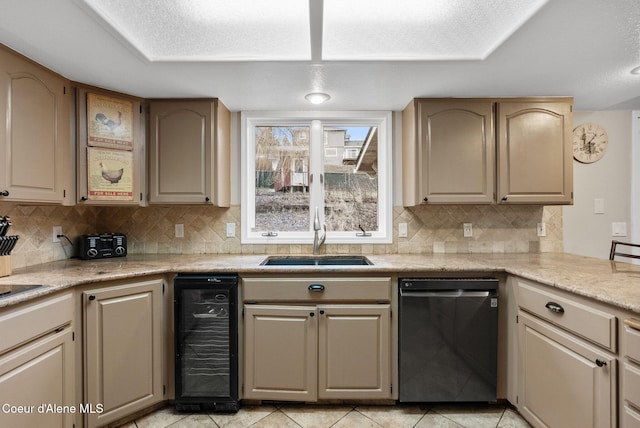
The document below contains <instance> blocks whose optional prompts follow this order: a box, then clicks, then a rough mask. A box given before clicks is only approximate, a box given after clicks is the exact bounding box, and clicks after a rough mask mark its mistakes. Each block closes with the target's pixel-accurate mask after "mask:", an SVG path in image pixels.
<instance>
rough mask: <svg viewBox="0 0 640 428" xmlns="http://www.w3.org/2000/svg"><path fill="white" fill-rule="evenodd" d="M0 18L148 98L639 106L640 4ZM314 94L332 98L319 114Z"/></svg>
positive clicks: (574, 0)
mask: <svg viewBox="0 0 640 428" xmlns="http://www.w3.org/2000/svg"><path fill="white" fill-rule="evenodd" d="M206 3H208V4H213V5H215V6H216V7H215V13H213V14H212V13H211V12H210V11H209V10H207V9H204V8H203V5H204V4H206ZM185 5H186V6H188V7H186V6H185ZM264 5H268V9H266V8H265V9H260V7H261V6H264ZM425 5H428V8H427V9H426V10H425V8H424V6H425ZM176 6H182V7H176ZM0 11H1V12H0V43H2V44H5V45H7V46H9V47H11V48H13V49H15V50H16V51H18V52H20V53H22V54H24V55H26V56H28V57H30V58H32V59H34V60H35V61H37V62H39V63H41V64H43V65H45V66H47V67H49V68H51V69H52V70H54V71H57V72H58V73H60V74H62V75H64V76H66V77H67V78H69V79H71V80H75V81H79V82H83V83H87V84H91V85H95V86H99V87H103V88H107V89H112V90H115V91H119V92H124V93H128V94H132V95H136V96H140V97H145V98H154V97H218V98H220V99H221V100H222V101H223V102H224V103H225V104H226V105H227V106H228V107H229V108H230V109H232V110H234V111H238V110H318V109H322V110H354V109H358V110H361V109H363V110H400V109H402V108H403V107H404V106H405V105H406V104H407V103H408V102H409V100H410V99H411V98H413V97H494V96H500V97H510V96H567V95H568V96H573V97H574V98H575V108H576V109H577V110H608V109H640V75H633V74H631V73H630V70H631V69H633V68H634V67H637V66H640V1H638V0H609V1H604V0H536V1H532V0H486V1H482V2H479V1H477V0H394V1H380V0H308V1H305V0H277V1H275V0H270V1H268V2H267V1H264V0H262V1H260V0H227V1H223V0H191V1H188V0H180V1H176V0H55V1H51V0H0ZM313 91H322V92H327V93H329V94H330V95H331V100H330V101H328V102H327V103H326V104H324V105H322V106H321V107H318V106H315V105H311V104H309V103H308V102H307V101H306V100H305V99H304V95H305V94H307V93H309V92H313Z"/></svg>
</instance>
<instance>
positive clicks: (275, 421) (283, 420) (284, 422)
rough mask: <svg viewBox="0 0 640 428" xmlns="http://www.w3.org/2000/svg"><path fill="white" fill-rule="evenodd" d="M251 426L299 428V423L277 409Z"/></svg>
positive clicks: (257, 427) (255, 427) (253, 427)
mask: <svg viewBox="0 0 640 428" xmlns="http://www.w3.org/2000/svg"><path fill="white" fill-rule="evenodd" d="M251 428H300V425H298V424H297V423H295V422H294V421H293V420H291V418H289V417H288V416H287V415H285V414H284V413H282V412H281V411H279V410H278V411H275V412H273V413H271V414H270V415H269V416H267V417H266V418H262V419H260V420H259V421H258V422H256V423H255V424H253V425H251Z"/></svg>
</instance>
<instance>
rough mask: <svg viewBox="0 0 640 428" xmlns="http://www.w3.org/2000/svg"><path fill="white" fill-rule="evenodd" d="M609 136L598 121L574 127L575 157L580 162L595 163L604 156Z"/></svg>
mask: <svg viewBox="0 0 640 428" xmlns="http://www.w3.org/2000/svg"><path fill="white" fill-rule="evenodd" d="M608 144H609V138H608V137H607V132H606V131H605V130H604V128H603V127H602V126H600V125H598V124H597V123H591V122H586V123H583V124H580V125H578V126H576V127H575V128H574V129H573V157H574V158H575V160H577V161H578V162H582V163H593V162H595V161H597V160H599V159H601V158H602V156H604V153H605V152H606V151H607V145H608Z"/></svg>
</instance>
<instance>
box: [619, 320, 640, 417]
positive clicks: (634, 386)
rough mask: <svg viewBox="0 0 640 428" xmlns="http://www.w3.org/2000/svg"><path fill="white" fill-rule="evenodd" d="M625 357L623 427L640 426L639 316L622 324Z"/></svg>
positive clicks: (623, 368)
mask: <svg viewBox="0 0 640 428" xmlns="http://www.w3.org/2000/svg"><path fill="white" fill-rule="evenodd" d="M621 332H622V334H621V336H622V340H623V345H624V352H623V355H624V359H623V360H622V365H621V368H620V370H621V372H622V373H621V374H620V378H621V381H622V388H621V405H622V406H623V407H622V410H621V411H622V415H621V417H620V420H621V426H622V427H623V428H639V427H640V319H638V317H637V316H634V317H629V318H626V319H625V320H624V324H623V326H622V331H621Z"/></svg>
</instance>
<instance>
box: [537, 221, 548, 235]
mask: <svg viewBox="0 0 640 428" xmlns="http://www.w3.org/2000/svg"><path fill="white" fill-rule="evenodd" d="M536 232H537V234H538V236H547V224H546V223H538V226H537V227H536Z"/></svg>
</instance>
